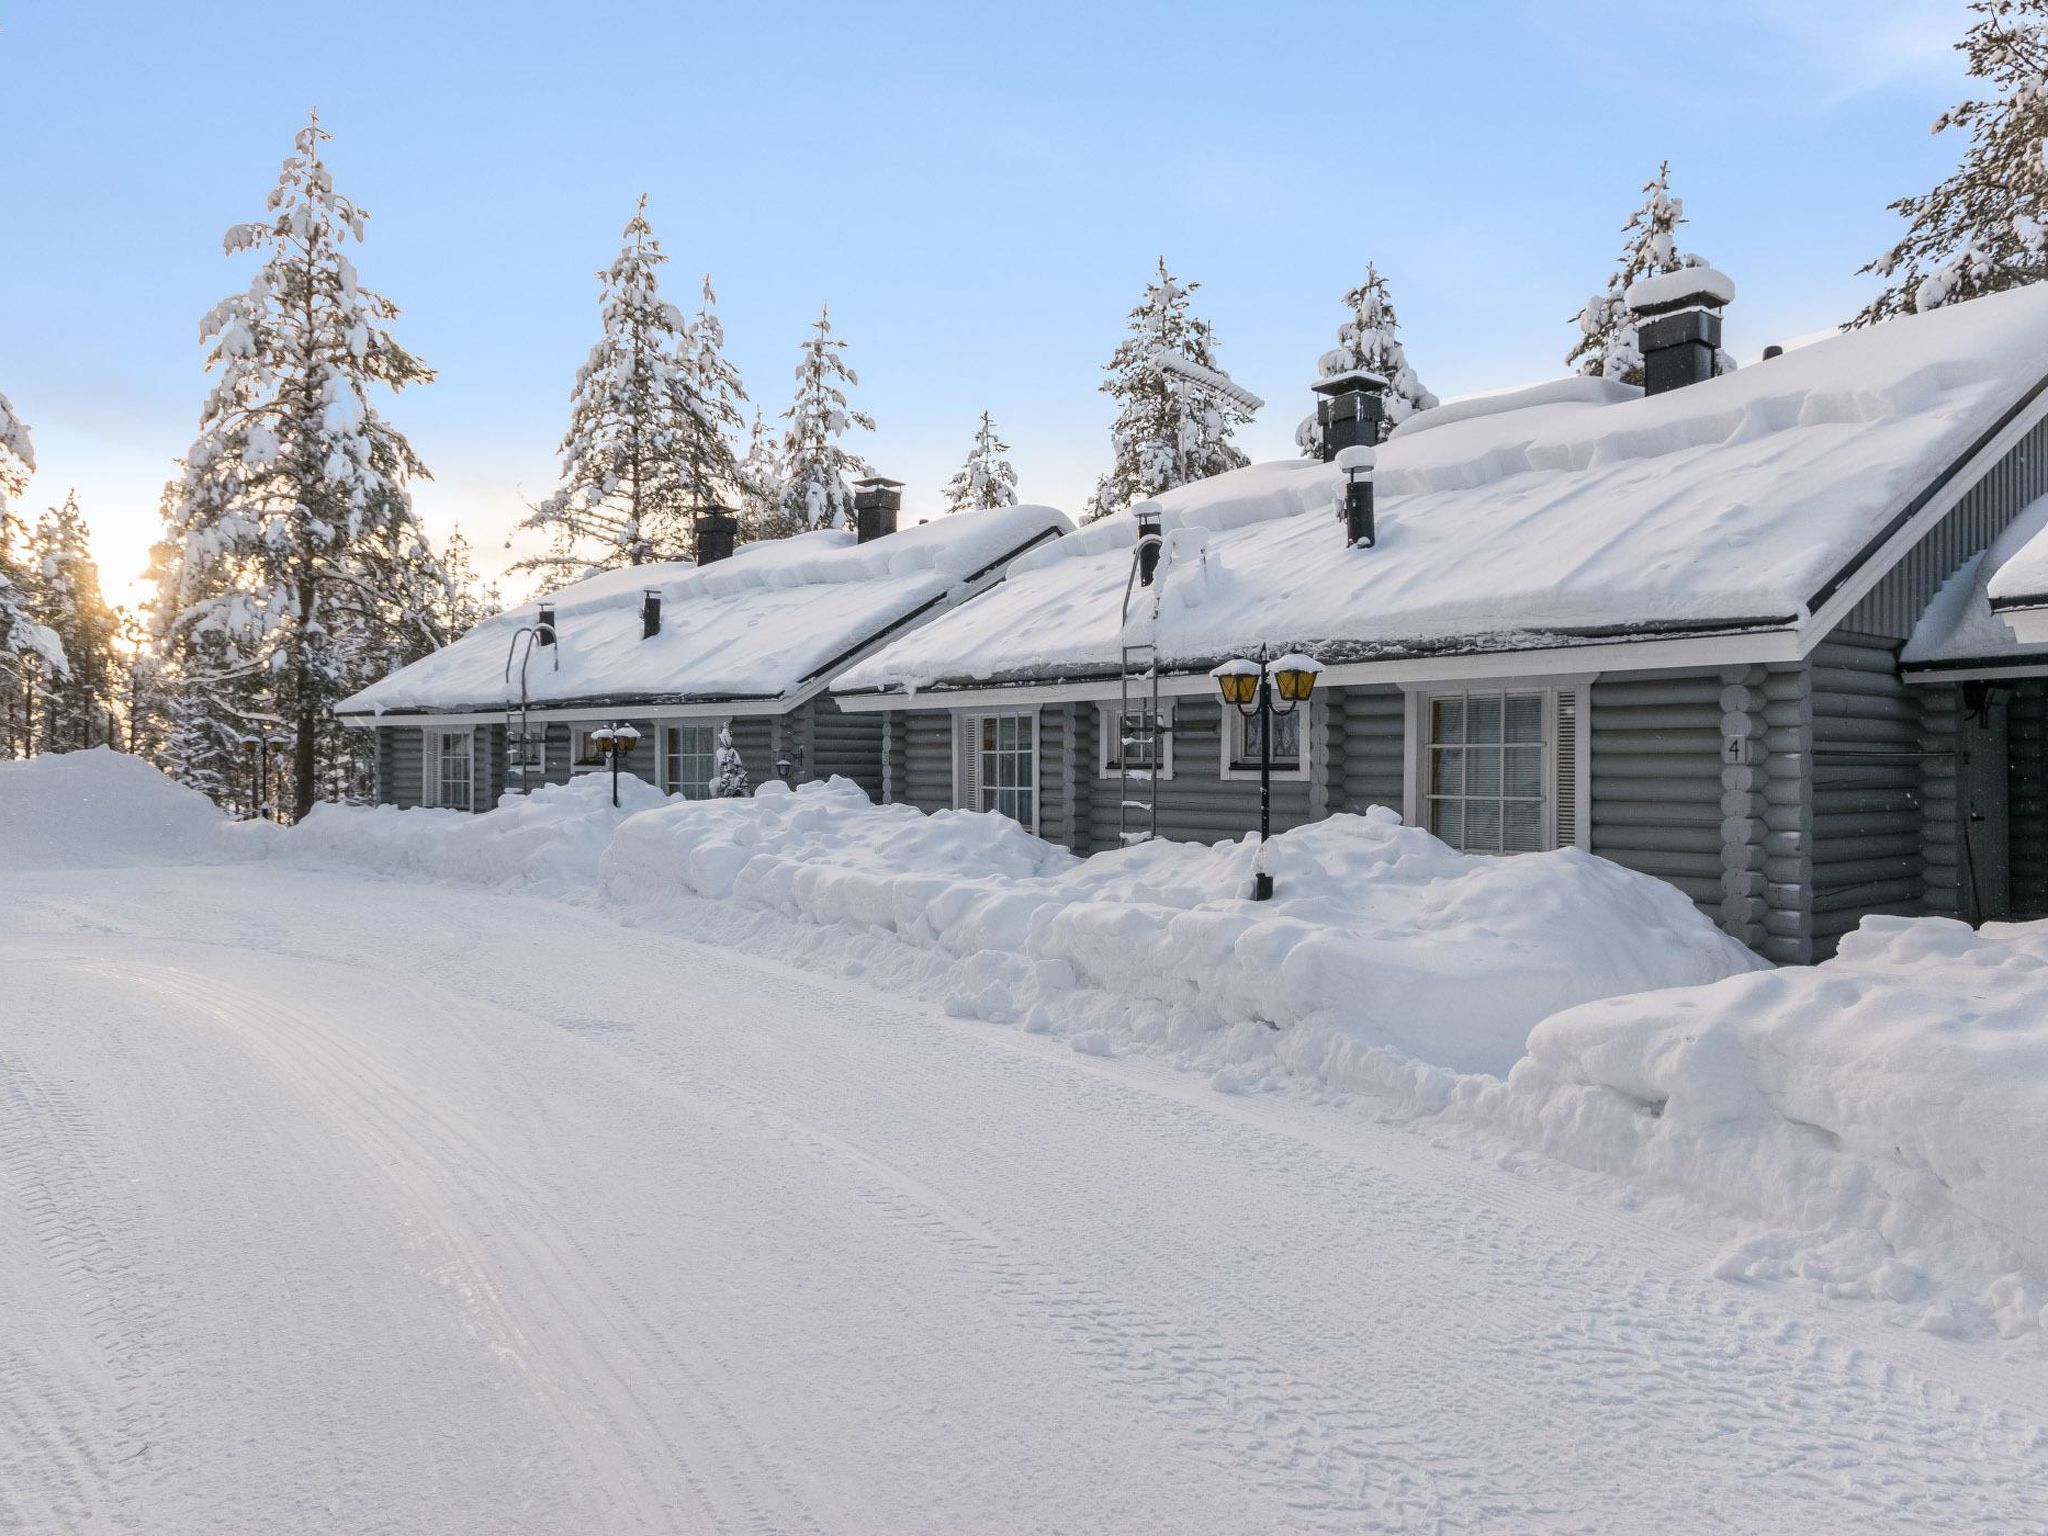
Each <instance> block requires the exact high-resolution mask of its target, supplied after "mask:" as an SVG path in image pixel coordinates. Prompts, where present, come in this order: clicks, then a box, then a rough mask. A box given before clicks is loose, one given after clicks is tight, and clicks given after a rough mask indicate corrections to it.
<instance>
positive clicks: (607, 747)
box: [590, 725, 640, 810]
mask: <svg viewBox="0 0 2048 1536" xmlns="http://www.w3.org/2000/svg"><path fill="white" fill-rule="evenodd" d="M639 739H640V733H639V732H638V731H636V730H634V729H633V727H632V726H630V725H601V726H599V727H598V728H597V729H596V730H594V731H592V732H591V733H590V744H591V745H592V746H593V747H595V748H597V750H598V751H600V752H602V753H603V754H604V755H605V759H606V760H607V761H608V762H609V763H610V764H611V765H612V808H613V809H614V810H616V809H618V804H619V759H620V758H622V757H624V756H625V755H626V754H627V753H628V752H630V751H632V750H633V743H634V742H636V741H638V740H639Z"/></svg>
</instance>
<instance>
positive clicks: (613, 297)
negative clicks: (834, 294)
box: [516, 196, 746, 581]
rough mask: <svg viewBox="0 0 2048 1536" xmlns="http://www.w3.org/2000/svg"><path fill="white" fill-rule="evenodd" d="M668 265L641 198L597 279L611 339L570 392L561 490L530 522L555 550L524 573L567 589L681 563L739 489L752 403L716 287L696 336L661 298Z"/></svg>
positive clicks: (707, 288)
mask: <svg viewBox="0 0 2048 1536" xmlns="http://www.w3.org/2000/svg"><path fill="white" fill-rule="evenodd" d="M667 260H668V257H667V256H666V255H665V254H663V252H662V249H661V242H660V241H659V240H657V239H656V238H655V236H654V230H653V227H652V226H651V225H650V224H649V223H648V222H647V199H646V197H645V196H642V197H641V199H640V203H639V206H638V207H637V208H636V209H635V210H634V212H633V217H632V218H631V219H630V220H628V221H627V224H626V228H625V233H624V244H623V245H622V246H621V248H620V250H619V254H618V256H617V258H616V259H614V260H613V262H612V264H611V265H610V266H609V267H607V268H606V269H605V270H604V271H602V272H600V273H598V280H599V282H600V283H602V285H603V288H602V292H601V296H600V299H599V303H598V314H599V317H600V321H601V323H602V325H603V331H602V334H600V336H599V337H598V340H597V344H596V345H595V346H593V347H592V348H591V349H590V355H589V356H588V357H587V358H586V359H585V360H584V363H583V366H582V367H581V368H579V369H578V370H577V371H576V384H575V387H574V388H573V389H572V390H571V392H570V397H569V398H570V411H569V428H568V431H567V432H565V433H564V434H563V436H562V443H561V447H560V448H559V449H558V450H557V451H558V452H559V453H560V454H561V456H562V479H561V484H560V486H559V487H558V488H557V490H556V491H555V494H554V495H552V496H550V497H549V498H548V499H547V500H546V501H544V502H542V503H541V504H540V505H539V506H537V507H535V508H534V509H533V512H532V514H531V515H530V516H528V517H527V518H526V519H525V521H524V522H522V523H521V524H520V527H522V528H532V529H538V530H540V531H541V532H544V533H547V534H549V535H550V536H551V543H550V546H549V548H548V551H547V553H546V554H543V555H537V556H535V557H533V558H531V559H528V560H523V561H521V562H520V563H519V565H518V566H517V567H516V569H519V570H527V571H536V572H539V573H540V574H542V575H543V576H545V577H547V578H548V579H550V580H555V581H561V580H574V579H576V578H578V577H581V576H584V575H587V574H589V573H590V572H592V571H600V570H610V569H613V568H615V567H618V566H624V565H644V564H646V563H648V562H649V561H654V560H673V559H676V558H678V557H680V556H682V555H685V554H687V553H689V550H690V545H691V539H690V533H691V527H692V520H693V518H694V516H695V514H696V512H697V511H698V510H699V509H700V508H702V507H705V506H708V505H711V504H712V503H714V502H716V501H718V500H719V499H720V498H721V497H722V496H724V495H725V494H727V492H728V488H729V487H730V486H731V484H732V482H733V479H734V476H735V473H736V470H737V466H736V464H735V462H734V455H733V444H732V434H734V433H736V432H737V431H738V430H739V426H740V420H741V418H740V414H739V408H738V405H737V402H738V401H739V400H743V399H745V398H746V396H745V393H744V391H742V390H741V388H740V383H739V375H738V374H737V373H735V372H734V371H733V370H732V367H731V365H730V364H728V363H727V362H726V360H725V357H724V351H723V348H724V339H725V333H724V331H723V329H722V328H721V327H720V325H719V323H718V319H717V315H716V313H715V312H714V310H713V308H712V296H711V282H710V279H709V278H706V279H705V282H704V308H703V310H702V312H701V313H700V314H699V316H698V326H697V328H696V329H695V331H694V332H693V330H692V327H691V326H690V324H689V322H688V321H687V320H685V319H684V317H683V312H682V311H681V310H680V309H678V308H676V306H675V305H673V304H671V303H669V302H668V300H666V299H664V298H663V297H662V296H661V283H660V272H659V269H660V268H661V266H662V265H663V264H664V263H665V262H667Z"/></svg>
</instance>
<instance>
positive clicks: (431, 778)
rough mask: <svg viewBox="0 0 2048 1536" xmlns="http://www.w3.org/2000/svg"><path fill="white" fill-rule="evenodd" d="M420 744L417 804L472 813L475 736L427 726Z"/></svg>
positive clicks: (474, 804)
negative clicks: (418, 798) (422, 748)
mask: <svg viewBox="0 0 2048 1536" xmlns="http://www.w3.org/2000/svg"><path fill="white" fill-rule="evenodd" d="M422 744H423V747H424V750H423V751H422V752H421V754H420V803H421V804H422V805H431V806H438V807H439V808H440V809H442V810H445V811H470V810H475V809H476V799H475V785H476V733H475V732H473V731H443V730H437V729H435V728H434V727H432V726H429V727H428V728H427V729H426V730H425V731H424V732H423V733H422Z"/></svg>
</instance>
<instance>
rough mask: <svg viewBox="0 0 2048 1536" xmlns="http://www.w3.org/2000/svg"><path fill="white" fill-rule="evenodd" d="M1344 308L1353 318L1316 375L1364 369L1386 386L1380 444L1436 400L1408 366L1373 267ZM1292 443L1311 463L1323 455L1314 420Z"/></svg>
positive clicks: (1390, 308)
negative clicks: (1297, 445) (1312, 459)
mask: <svg viewBox="0 0 2048 1536" xmlns="http://www.w3.org/2000/svg"><path fill="white" fill-rule="evenodd" d="M1344 307H1345V308H1346V309H1348V310H1350V311H1351V318H1350V319H1348V320H1346V321H1345V322H1344V323H1343V324H1342V325H1341V326H1339V327H1338V328H1337V345H1336V346H1334V347H1332V348H1331V349H1330V350H1329V351H1327V352H1325V353H1324V354H1323V355H1322V357H1321V359H1320V360H1319V361H1318V362H1317V364H1316V371H1317V373H1318V374H1319V375H1320V376H1321V377H1323V378H1326V379H1334V378H1336V377H1337V376H1338V375H1339V374H1343V373H1351V372H1353V371H1354V370H1356V369H1360V368H1363V369H1365V370H1366V371H1367V372H1369V373H1376V374H1378V375H1379V376H1380V377H1381V378H1383V379H1385V380H1386V381H1387V402H1386V415H1385V417H1384V418H1383V420H1382V423H1381V427H1380V434H1381V439H1382V440H1383V441H1384V439H1385V436H1386V434H1387V433H1389V432H1392V431H1393V430H1394V428H1396V427H1398V426H1399V425H1400V424H1401V423H1402V422H1404V421H1406V420H1407V419H1408V418H1409V417H1410V416H1413V415H1414V414H1415V413H1416V412H1417V411H1426V410H1428V409H1429V408H1430V407H1431V406H1433V405H1435V404H1436V396H1435V395H1433V394H1431V393H1430V392H1429V391H1428V390H1427V389H1426V388H1424V387H1423V383H1422V380H1421V379H1419V378H1417V377H1416V374H1415V370H1414V369H1413V368H1412V367H1410V366H1409V363H1408V352H1407V349H1406V348H1405V347H1403V346H1402V345H1401V334H1400V333H1401V322H1400V321H1399V320H1398V319H1397V318H1396V317H1395V315H1394V301H1393V299H1392V297H1391V296H1389V294H1388V293H1387V280H1386V279H1385V278H1384V277H1382V276H1380V271H1379V268H1377V267H1375V266H1374V265H1373V264H1372V263H1371V262H1367V263H1366V264H1365V281H1364V282H1362V283H1360V284H1359V285H1358V286H1357V287H1356V288H1354V289H1352V290H1351V291H1350V292H1349V293H1347V294H1345V295H1344ZM1294 440H1295V442H1296V443H1298V444H1300V446H1301V451H1302V452H1303V453H1305V454H1307V455H1308V456H1309V457H1310V458H1314V457H1316V456H1317V454H1319V453H1320V452H1321V451H1322V443H1321V433H1320V432H1319V430H1318V429H1317V426H1316V418H1315V416H1314V415H1313V414H1311V415H1309V416H1308V417H1307V418H1306V419H1304V420H1303V422H1302V424H1301V425H1300V426H1299V427H1297V428H1296V429H1295V433H1294Z"/></svg>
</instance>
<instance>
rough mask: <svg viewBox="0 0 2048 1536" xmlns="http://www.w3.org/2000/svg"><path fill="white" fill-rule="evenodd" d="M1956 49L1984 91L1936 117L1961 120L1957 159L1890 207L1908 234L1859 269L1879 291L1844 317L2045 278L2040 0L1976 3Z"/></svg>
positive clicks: (2044, 23)
mask: <svg viewBox="0 0 2048 1536" xmlns="http://www.w3.org/2000/svg"><path fill="white" fill-rule="evenodd" d="M1970 9H1971V10H1972V11H1974V12H1976V15H1977V19H1976V20H1975V21H1973V22H1972V23H1971V24H1970V28H1969V31H1968V32H1967V33H1965V34H1964V37H1963V40H1962V41H1961V42H1960V43H1958V44H1956V48H1957V49H1958V51H1960V52H1961V53H1962V54H1963V55H1964V57H1966V58H1967V59H1968V60H1969V65H1970V75H1971V78H1973V79H1976V80H1982V81H1985V82H1987V83H1988V84H1989V85H1990V87H1991V94H1990V95H1988V96H1985V97H1973V98H1971V99H1970V100H1968V101H1964V102H1961V103H1959V104H1957V105H1956V106H1954V107H1951V108H1950V109H1949V110H1948V111H1946V112H1944V113H1942V114H1941V116H1939V117H1937V118H1936V119H1935V120H1934V130H1933V131H1934V132H1936V133H1941V132H1943V131H1944V130H1946V129H1949V128H1962V129H1966V130H1968V132H1969V135H1970V143H1969V147H1968V148H1967V149H1966V150H1965V151H1964V152H1963V161H1962V164H1961V165H1959V166H1957V167H1956V169H1955V172H1954V173H1953V174H1952V175H1950V176H1949V177H1948V178H1947V179H1946V180H1945V181H1943V182H1941V183H1940V184H1939V185H1938V186H1936V187H1935V188H1934V189H1933V190H1932V191H1930V192H1923V193H1920V194H1918V195H1917V196H1913V197H1902V198H1900V199H1899V200H1898V201H1897V202H1895V203H1893V204H1891V209H1892V211H1893V212H1894V213H1897V214H1899V215H1901V216H1902V217H1903V218H1905V219H1906V221H1907V223H1908V226H1909V227H1908V228H1907V231H1906V236H1905V238H1904V239H1902V240H1901V241H1900V242H1899V243H1898V244H1897V245H1895V246H1893V247H1892V248H1891V249H1890V250H1889V251H1887V252H1885V254H1884V255H1882V256H1880V257H1878V258H1877V260H1875V261H1873V262H1871V263H1870V264H1869V265H1868V266H1865V267H1863V268H1862V269H1861V270H1862V271H1865V272H1874V273H1876V274H1877V275H1878V276H1879V277H1881V278H1884V279H1885V280H1886V284H1887V286H1886V288H1885V290H1884V292H1882V293H1880V294H1879V295H1878V296H1877V297H1876V298H1874V299H1872V300H1871V301H1870V303H1869V304H1867V305H1865V306H1864V308H1863V310H1862V312H1861V313H1859V314H1858V315H1857V316H1856V318H1855V319H1853V320H1851V321H1850V322H1849V324H1850V325H1852V326H1856V325H1869V324H1872V323H1873V322H1875V321H1879V320H1886V319H1889V318H1891V317H1892V316H1893V315H1901V314H1912V313H1914V312H1915V311H1918V310H1927V309H1939V308H1940V307H1941V306H1942V305H1944V304H1954V303H1959V302H1961V301H1962V300H1964V299H1974V298H1976V297H1978V296H1979V295H1980V294H1986V293H1997V292H1999V291H2000V290H2002V289H2006V288H2017V287H2019V286H2020V285H2021V284H2023V283H2031V282H2036V281H2038V280H2040V279H2041V278H2043V277H2048V154H2044V150H2043V147H2042V146H2043V145H2044V144H2048V0H1974V3H1973V4H1972V5H1971V6H1970Z"/></svg>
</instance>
